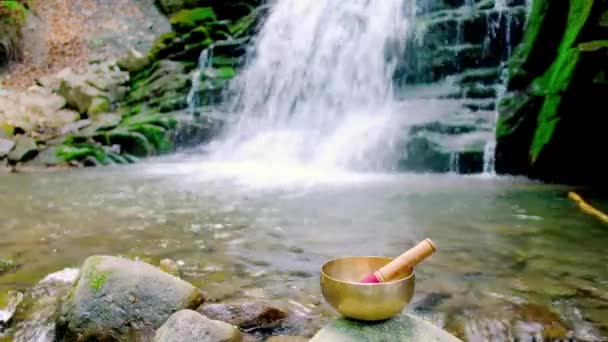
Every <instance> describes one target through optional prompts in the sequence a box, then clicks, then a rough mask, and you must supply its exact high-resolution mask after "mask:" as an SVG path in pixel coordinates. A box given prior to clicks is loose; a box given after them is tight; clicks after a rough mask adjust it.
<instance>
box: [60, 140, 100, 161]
mask: <svg viewBox="0 0 608 342" xmlns="http://www.w3.org/2000/svg"><path fill="white" fill-rule="evenodd" d="M55 153H56V155H57V156H58V157H59V158H60V160H65V161H66V162H71V161H83V160H86V159H87V158H89V157H93V158H95V160H97V161H98V162H99V163H100V164H101V165H107V164H109V163H110V160H108V156H107V153H106V151H105V150H104V149H103V147H101V146H99V145H96V144H91V143H81V144H75V145H71V146H70V145H64V146H60V147H58V148H57V149H56V152H55Z"/></svg>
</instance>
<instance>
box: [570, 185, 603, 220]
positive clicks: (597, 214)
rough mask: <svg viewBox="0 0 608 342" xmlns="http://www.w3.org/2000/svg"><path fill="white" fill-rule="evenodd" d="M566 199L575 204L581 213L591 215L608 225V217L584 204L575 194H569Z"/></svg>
mask: <svg viewBox="0 0 608 342" xmlns="http://www.w3.org/2000/svg"><path fill="white" fill-rule="evenodd" d="M568 198H570V199H571V200H573V201H574V202H576V204H578V206H579V207H580V208H581V210H582V211H584V212H586V213H587V214H590V215H593V216H595V217H596V218H598V219H599V220H600V221H603V222H604V223H607V224H608V215H606V214H604V213H603V212H602V211H600V210H598V209H596V208H594V207H593V206H591V205H590V204H588V203H587V202H585V200H584V199H583V198H582V197H581V196H579V195H578V194H577V193H575V192H569V193H568Z"/></svg>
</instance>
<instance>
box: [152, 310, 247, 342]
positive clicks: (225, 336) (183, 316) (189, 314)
mask: <svg viewBox="0 0 608 342" xmlns="http://www.w3.org/2000/svg"><path fill="white" fill-rule="evenodd" d="M241 340H242V337H241V333H240V332H239V331H238V329H236V328H235V327H234V326H232V325H230V324H228V323H225V322H220V321H214V320H211V319H209V318H207V317H205V316H203V315H201V314H199V313H198V312H196V311H192V310H181V311H178V312H176V313H174V314H173V315H171V317H169V319H168V320H167V322H165V324H163V325H162V326H161V327H160V329H158V330H157V331H156V335H154V342H238V341H241Z"/></svg>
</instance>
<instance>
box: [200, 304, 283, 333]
mask: <svg viewBox="0 0 608 342" xmlns="http://www.w3.org/2000/svg"><path fill="white" fill-rule="evenodd" d="M197 311H198V312H200V313H202V314H203V315H205V316H207V317H209V318H211V319H216V320H220V321H223V322H228V323H230V324H232V325H236V326H237V327H239V328H241V329H245V330H251V329H267V328H273V327H276V326H277V325H279V324H280V323H281V321H282V320H284V319H285V318H286V317H287V313H286V312H285V311H283V310H281V309H278V308H275V307H273V306H270V305H267V304H265V303H243V304H206V305H203V306H201V307H200V308H198V309H197Z"/></svg>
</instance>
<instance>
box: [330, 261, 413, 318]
mask: <svg viewBox="0 0 608 342" xmlns="http://www.w3.org/2000/svg"><path fill="white" fill-rule="evenodd" d="M392 260H393V259H392V258H383V257H373V256H363V257H347V258H340V259H335V260H332V261H330V262H328V263H326V264H325V265H323V267H322V268H321V292H322V293H323V297H325V300H326V301H327V302H328V303H329V304H330V305H331V306H332V307H333V308H334V309H335V310H336V311H338V312H339V313H340V314H342V315H343V316H345V317H347V318H353V319H357V320H362V321H380V320H385V319H389V318H391V317H393V316H395V315H397V314H399V313H400V312H401V311H403V309H404V308H405V306H406V305H407V304H408V303H409V302H410V300H411V299H412V296H413V295H414V289H415V285H416V279H415V275H414V270H413V269H412V268H410V269H409V270H407V271H404V273H403V274H402V275H400V276H399V277H397V279H395V280H393V281H390V282H386V283H381V284H362V283H359V281H360V280H361V279H363V278H364V277H365V276H367V275H368V274H370V273H372V272H374V271H376V270H377V269H379V268H380V267H382V266H384V265H386V264H388V263H389V262H391V261H392Z"/></svg>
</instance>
